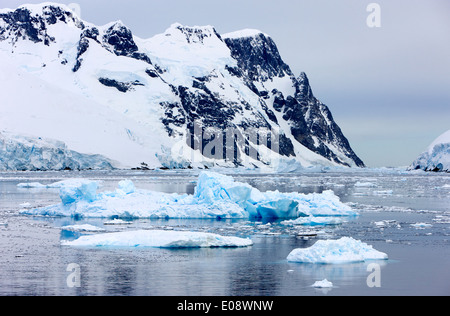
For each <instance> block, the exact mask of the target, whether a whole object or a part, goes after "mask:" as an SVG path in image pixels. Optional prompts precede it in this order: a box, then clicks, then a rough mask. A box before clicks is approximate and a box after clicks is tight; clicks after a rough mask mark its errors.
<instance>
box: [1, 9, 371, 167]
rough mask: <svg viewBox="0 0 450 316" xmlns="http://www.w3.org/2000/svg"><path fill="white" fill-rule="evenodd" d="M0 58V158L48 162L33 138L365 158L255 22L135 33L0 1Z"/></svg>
mask: <svg viewBox="0 0 450 316" xmlns="http://www.w3.org/2000/svg"><path fill="white" fill-rule="evenodd" d="M0 68H1V71H0V91H1V95H2V96H1V101H0V133H1V134H2V136H1V137H0V168H3V169H8V168H9V169H14V168H16V169H17V167H14V166H18V165H21V166H22V167H20V168H18V169H31V170H42V169H58V168H59V167H56V166H55V165H54V164H52V163H49V161H52V160H53V161H54V160H55V157H51V156H52V154H51V153H53V152H54V151H52V150H50V151H48V150H47V151H45V152H46V154H45V155H41V156H39V155H36V152H35V151H34V148H35V147H33V143H35V144H39V145H37V146H36V148H37V147H39V146H42V144H47V143H48V144H55V142H58V146H57V147H58V148H64V149H63V151H64V150H65V151H67V152H70V153H77V155H75V156H76V157H77V161H78V163H77V164H70V163H69V165H71V166H79V167H75V168H86V167H85V166H86V163H87V162H88V161H89V162H92V157H98V158H99V159H100V158H101V159H100V160H99V163H95V164H92V163H87V164H88V165H89V166H88V167H87V168H104V167H105V166H108V165H110V166H111V167H115V168H134V167H142V166H144V167H148V168H159V167H168V168H187V167H203V166H213V165H220V166H230V167H234V166H239V165H242V166H247V167H255V166H256V167H264V166H267V165H269V166H273V165H276V164H277V163H279V162H281V161H284V162H289V163H290V162H294V163H299V164H301V165H302V166H304V167H308V166H311V165H325V166H330V165H331V166H332V165H345V166H352V167H354V166H358V167H363V166H364V164H363V162H362V161H361V160H360V159H359V158H358V157H357V156H356V154H355V153H354V152H353V150H352V149H351V147H350V145H349V143H348V141H347V139H346V138H345V136H344V135H343V134H342V131H341V129H340V128H339V126H338V125H337V124H336V123H335V122H334V120H333V117H332V115H331V112H330V111H329V109H328V107H327V106H326V105H324V104H323V103H321V102H320V101H319V100H318V99H317V98H316V97H315V96H314V95H313V93H312V90H311V86H310V84H309V81H308V78H307V76H306V74H304V73H302V74H300V76H298V77H296V76H295V75H294V74H293V73H292V71H291V70H290V68H289V66H288V65H287V64H285V63H284V62H283V60H282V58H281V56H280V53H279V51H278V49H277V46H276V44H275V43H274V41H273V40H272V38H271V37H270V36H268V35H266V34H264V33H262V32H260V31H257V30H243V31H239V32H235V33H229V34H223V35H220V34H219V33H218V32H217V31H216V30H215V28H214V27H212V26H202V27H198V26H194V27H188V26H183V25H180V24H173V25H171V26H170V27H169V28H168V29H167V30H166V31H165V32H164V33H163V34H159V35H156V36H154V37H152V38H149V39H141V38H138V37H136V36H134V35H133V34H132V32H131V30H130V29H129V28H127V27H126V26H125V25H124V24H123V23H122V22H120V21H117V22H113V23H110V24H107V25H104V26H96V25H93V24H91V23H88V22H86V21H83V20H81V19H80V18H79V17H78V16H76V15H75V14H74V13H73V12H72V11H71V10H70V9H69V8H68V7H66V6H64V5H59V4H52V3H44V4H40V5H26V6H22V7H19V8H17V9H15V10H10V9H3V10H0ZM33 140H34V141H33ZM24 143H26V144H28V145H27V146H25V147H24V146H23V144H24ZM51 147H52V146H51ZM53 147H54V146H53ZM93 155H95V156H93ZM31 156H33V161H34V162H36V159H37V160H39V157H40V159H41V161H39V162H37V163H34V164H33V163H31V160H32V159H31ZM73 156H74V155H72V157H73ZM12 157H16V158H17V159H19V158H20V159H21V163H19V164H16V163H13V162H11V161H9V163H7V162H6V161H5V160H10V159H13V158H12ZM2 160H3V162H2ZM27 161H30V163H29V164H28V165H27V163H26V162H27ZM60 165H61V164H60ZM69 165H67V166H65V168H71V167H70V166H69ZM5 166H6V167H5ZM37 166H40V167H37ZM58 166H59V165H58Z"/></svg>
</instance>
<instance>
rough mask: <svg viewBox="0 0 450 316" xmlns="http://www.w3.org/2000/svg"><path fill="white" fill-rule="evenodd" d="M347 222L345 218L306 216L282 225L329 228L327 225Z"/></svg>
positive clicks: (286, 221) (287, 221) (283, 222)
mask: <svg viewBox="0 0 450 316" xmlns="http://www.w3.org/2000/svg"><path fill="white" fill-rule="evenodd" d="M345 221H346V218H345V217H336V216H305V217H299V218H297V219H290V220H285V221H282V222H281V224H282V225H286V226H295V225H305V226H327V225H338V224H342V223H344V222H345Z"/></svg>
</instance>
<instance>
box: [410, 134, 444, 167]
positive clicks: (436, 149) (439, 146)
mask: <svg viewBox="0 0 450 316" xmlns="http://www.w3.org/2000/svg"><path fill="white" fill-rule="evenodd" d="M409 169H411V170H414V169H416V170H418V169H422V170H425V171H435V172H450V130H448V131H446V132H445V133H444V134H442V135H441V136H439V137H438V138H436V140H435V141H433V142H432V143H431V145H430V146H429V147H428V149H427V151H425V152H424V153H422V154H421V155H420V156H419V157H418V158H417V159H416V160H415V161H414V162H413V163H412V164H411V166H410V167H409Z"/></svg>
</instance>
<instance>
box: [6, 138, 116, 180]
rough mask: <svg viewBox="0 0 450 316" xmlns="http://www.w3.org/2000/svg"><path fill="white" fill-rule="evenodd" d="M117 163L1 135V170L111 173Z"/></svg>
mask: <svg viewBox="0 0 450 316" xmlns="http://www.w3.org/2000/svg"><path fill="white" fill-rule="evenodd" d="M112 164H113V162H112V161H111V160H109V159H107V158H106V157H103V156H101V155H90V154H82V153H79V152H76V151H73V150H70V149H68V148H67V146H66V144H65V143H63V142H61V141H57V140H52V139H45V138H41V137H37V138H36V137H30V136H23V135H16V134H11V133H6V132H2V133H0V170H3V171H4V170H12V171H39V170H87V169H94V170H95V169H97V170H100V169H101V170H108V169H113V166H112Z"/></svg>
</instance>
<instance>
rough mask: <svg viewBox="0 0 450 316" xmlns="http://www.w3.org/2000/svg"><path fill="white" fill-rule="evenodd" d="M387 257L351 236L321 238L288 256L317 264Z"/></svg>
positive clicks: (290, 260) (294, 260)
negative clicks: (335, 238)
mask: <svg viewBox="0 0 450 316" xmlns="http://www.w3.org/2000/svg"><path fill="white" fill-rule="evenodd" d="M387 259H388V256H387V254H385V253H383V252H380V251H378V250H375V249H374V248H373V247H372V246H370V245H368V244H366V243H363V242H362V241H360V240H355V239H353V238H351V237H343V238H341V239H338V240H319V241H317V242H316V243H315V244H314V245H313V246H311V247H309V248H298V249H294V250H293V251H292V252H291V253H290V254H289V255H288V257H287V260H288V261H289V262H298V263H316V264H341V263H353V262H364V261H367V260H387Z"/></svg>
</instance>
